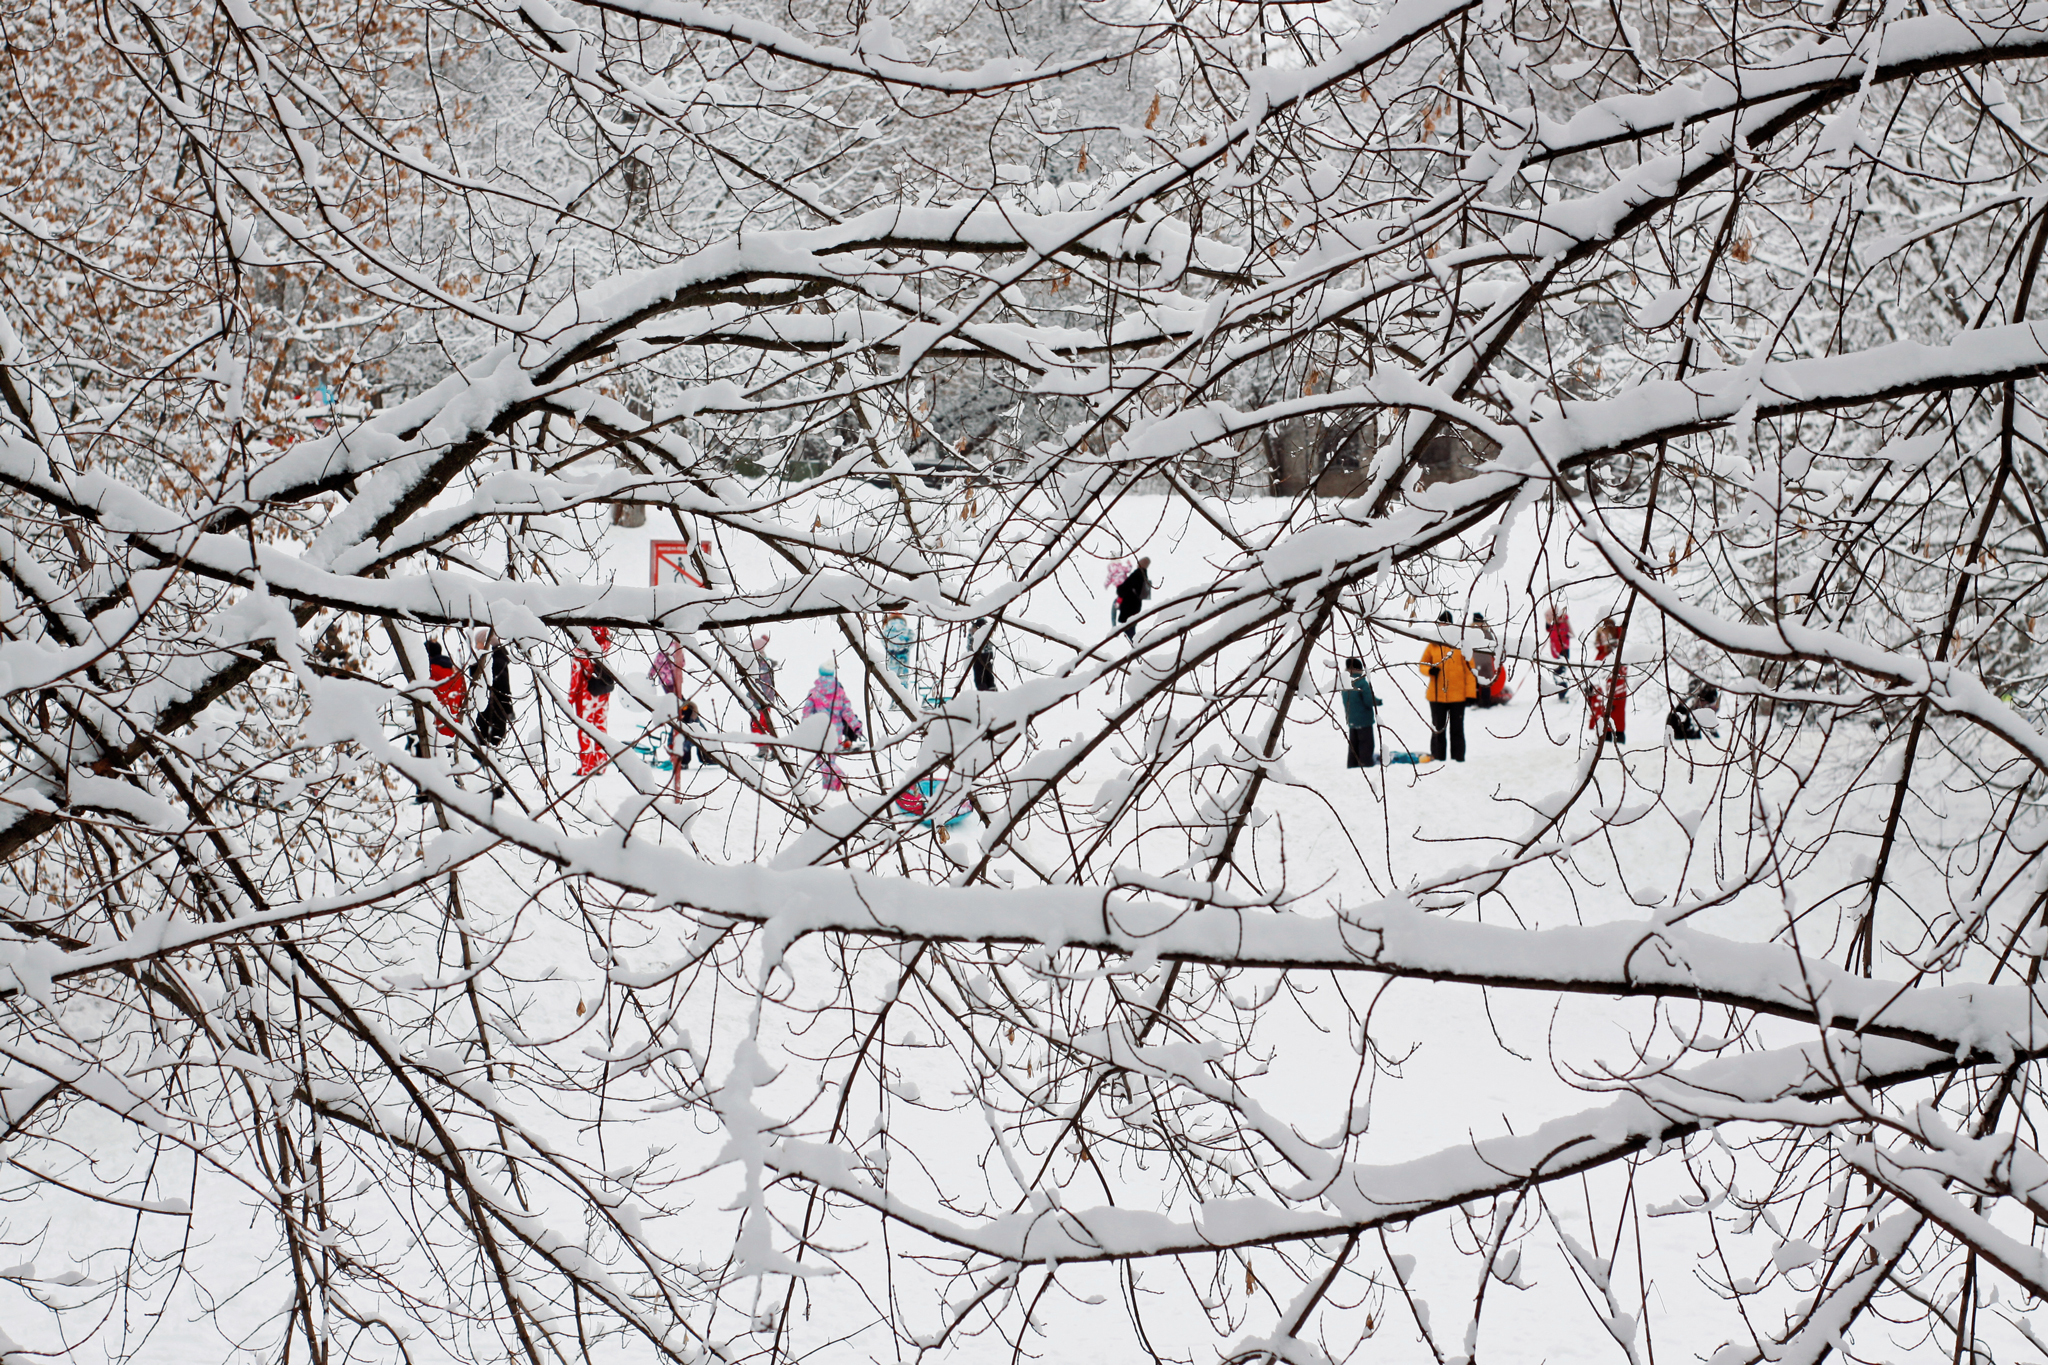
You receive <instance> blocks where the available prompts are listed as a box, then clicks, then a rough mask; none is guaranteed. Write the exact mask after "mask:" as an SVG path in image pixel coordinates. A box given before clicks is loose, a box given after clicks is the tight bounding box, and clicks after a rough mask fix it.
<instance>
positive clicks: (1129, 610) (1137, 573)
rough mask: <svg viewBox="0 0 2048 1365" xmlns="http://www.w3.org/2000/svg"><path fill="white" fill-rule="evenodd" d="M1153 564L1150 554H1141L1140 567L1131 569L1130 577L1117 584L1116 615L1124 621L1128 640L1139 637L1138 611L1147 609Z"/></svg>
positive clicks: (1125, 636)
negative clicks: (1146, 603)
mask: <svg viewBox="0 0 2048 1365" xmlns="http://www.w3.org/2000/svg"><path fill="white" fill-rule="evenodd" d="M1151 565H1152V560H1151V558H1150V557H1149V556H1140V557H1139V559H1138V567H1137V568H1135V569H1132V570H1131V575H1130V577H1128V578H1126V579H1125V580H1124V581H1123V582H1121V583H1119V584H1117V587H1116V615H1117V620H1119V621H1121V622H1122V623H1123V627H1124V638H1125V639H1126V640H1132V639H1136V638H1137V634H1138V626H1137V620H1138V613H1139V612H1141V611H1143V610H1144V609H1145V599H1146V598H1148V597H1150V596H1151V595H1152V575H1151V572H1150V569H1151Z"/></svg>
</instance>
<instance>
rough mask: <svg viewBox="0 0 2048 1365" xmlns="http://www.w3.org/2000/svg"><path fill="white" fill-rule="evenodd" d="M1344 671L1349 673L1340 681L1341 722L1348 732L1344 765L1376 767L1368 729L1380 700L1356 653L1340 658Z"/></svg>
mask: <svg viewBox="0 0 2048 1365" xmlns="http://www.w3.org/2000/svg"><path fill="white" fill-rule="evenodd" d="M1344 671H1345V672H1346V673H1347V674H1349V675H1350V679H1349V681H1347V682H1346V683H1345V684H1344V724H1345V727H1346V728H1347V729H1349V731H1350V732H1351V733H1350V743H1349V744H1348V745H1347V746H1346V749H1345V755H1344V766H1345V767H1347V768H1371V767H1376V766H1378V765H1377V763H1376V761H1375V756H1374V754H1373V744H1372V728H1373V714H1374V713H1375V712H1376V711H1377V710H1378V709H1379V705H1380V699H1379V698H1378V697H1377V696H1375V695H1374V694H1373V690H1372V684H1371V683H1369V682H1367V681H1366V680H1365V664H1364V663H1363V662H1361V661H1360V660H1359V659H1358V657H1357V656H1356V655H1353V656H1352V657H1351V658H1349V659H1346V660H1345V661H1344Z"/></svg>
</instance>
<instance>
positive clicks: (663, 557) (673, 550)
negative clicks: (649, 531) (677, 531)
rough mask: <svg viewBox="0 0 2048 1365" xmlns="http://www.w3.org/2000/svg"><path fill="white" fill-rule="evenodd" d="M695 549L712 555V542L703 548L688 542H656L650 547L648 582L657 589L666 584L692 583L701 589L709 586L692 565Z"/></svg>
mask: <svg viewBox="0 0 2048 1365" xmlns="http://www.w3.org/2000/svg"><path fill="white" fill-rule="evenodd" d="M693 548H695V549H701V550H702V551H703V552H704V553H705V554H710V553H711V542H710V541H708V540H707V541H705V542H704V543H703V545H702V546H694V547H693V546H692V545H691V544H690V542H689V541H687V540H657V541H655V542H654V544H653V545H652V546H651V547H650V549H651V551H652V554H651V556H650V559H649V563H648V568H647V581H648V582H649V583H651V584H653V585H654V586H655V587H657V588H658V587H660V586H661V585H662V584H664V583H691V584H695V585H696V586H697V587H700V588H701V587H705V586H707V585H706V584H705V582H704V580H703V579H701V578H699V577H698V576H697V571H696V569H695V568H693V567H692V566H691V564H690V551H691V550H692V549H693Z"/></svg>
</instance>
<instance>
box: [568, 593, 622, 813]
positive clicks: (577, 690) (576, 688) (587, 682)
mask: <svg viewBox="0 0 2048 1365" xmlns="http://www.w3.org/2000/svg"><path fill="white" fill-rule="evenodd" d="M590 638H591V639H593V640H595V641H596V642H597V652H598V653H599V654H603V653H604V652H605V651H606V650H608V649H610V648H611V644H612V633H611V632H610V631H609V630H607V629H605V628H604V627H603V626H593V627H591V630H590ZM569 705H570V706H571V707H573V708H574V709H575V712H576V714H577V715H578V716H579V717H581V718H582V719H583V721H584V722H586V723H587V724H588V725H590V726H591V727H592V728H593V729H597V730H602V729H604V718H605V713H606V712H607V711H609V710H611V705H612V674H611V670H610V669H608V668H606V667H605V666H604V665H603V664H602V663H600V662H598V660H597V659H595V658H593V657H591V656H590V655H589V654H587V653H585V652H584V651H583V650H580V649H579V650H577V651H576V658H575V661H574V662H573V663H571V664H570V665H569ZM576 756H577V763H576V775H577V776H578V777H588V776H590V775H591V774H592V773H594V772H596V771H597V770H598V769H599V768H602V767H603V766H604V765H605V758H606V755H605V749H604V744H603V742H602V741H600V740H598V739H596V738H594V737H592V735H591V734H590V731H589V730H585V729H583V728H582V727H581V726H578V727H577V730H576Z"/></svg>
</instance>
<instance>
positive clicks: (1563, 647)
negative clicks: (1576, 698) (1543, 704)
mask: <svg viewBox="0 0 2048 1365" xmlns="http://www.w3.org/2000/svg"><path fill="white" fill-rule="evenodd" d="M1543 633H1544V634H1545V635H1547V636H1549V637H1550V657H1551V658H1553V659H1555V660H1557V667H1556V668H1554V669H1552V670H1551V674H1550V677H1551V681H1553V682H1555V683H1556V684H1557V695H1558V696H1560V697H1562V696H1564V695H1565V693H1566V692H1568V691H1569V690H1570V688H1569V687H1568V686H1567V685H1566V679H1567V678H1568V677H1569V676H1570V665H1571V661H1572V614H1571V610H1570V608H1568V607H1563V606H1560V605H1558V604H1557V603H1555V602H1553V603H1551V604H1550V605H1549V606H1547V607H1545V608H1544V609H1543ZM1544 695H1545V696H1546V697H1547V696H1548V695H1549V694H1548V693H1545V694H1544Z"/></svg>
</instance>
